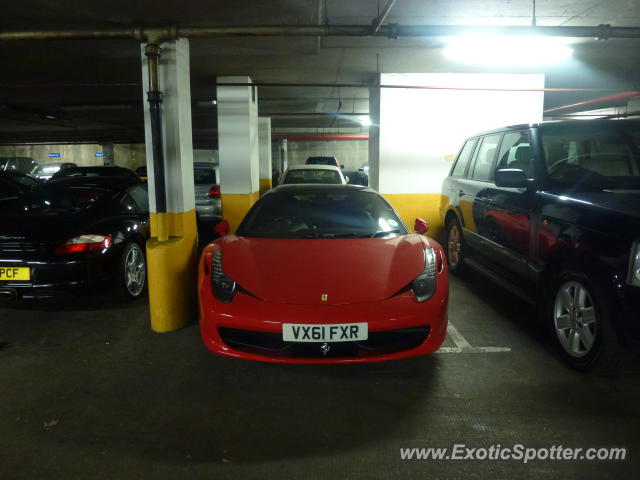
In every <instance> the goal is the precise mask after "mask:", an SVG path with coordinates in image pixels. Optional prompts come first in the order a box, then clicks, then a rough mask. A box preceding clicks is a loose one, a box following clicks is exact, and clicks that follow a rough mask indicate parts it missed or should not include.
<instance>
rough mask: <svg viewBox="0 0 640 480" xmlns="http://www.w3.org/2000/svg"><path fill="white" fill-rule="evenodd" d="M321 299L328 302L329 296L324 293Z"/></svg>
mask: <svg viewBox="0 0 640 480" xmlns="http://www.w3.org/2000/svg"><path fill="white" fill-rule="evenodd" d="M320 298H321V299H322V301H323V302H326V301H327V300H329V295H327V294H326V293H323V294H322V295H321V296H320Z"/></svg>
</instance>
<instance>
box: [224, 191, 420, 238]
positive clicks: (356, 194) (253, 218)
mask: <svg viewBox="0 0 640 480" xmlns="http://www.w3.org/2000/svg"><path fill="white" fill-rule="evenodd" d="M281 188H283V187H281ZM407 233H408V232H407V229H406V228H405V226H404V225H403V223H402V221H401V220H400V219H399V218H398V216H397V215H396V213H395V211H394V210H393V209H392V208H391V206H390V205H389V204H388V203H387V202H386V201H385V200H384V199H383V198H382V197H381V196H380V195H378V194H377V193H375V192H373V191H371V190H363V189H358V188H350V187H328V186H324V187H321V188H311V187H308V188H287V187H285V188H284V189H282V190H279V191H275V192H273V193H270V194H268V195H265V196H264V197H263V198H262V199H260V201H258V203H256V204H255V205H254V207H253V208H252V209H251V210H250V211H249V213H248V214H247V216H246V217H245V219H244V220H243V222H242V224H241V225H240V227H239V228H238V231H237V235H239V236H243V237H269V238H370V237H371V238H372V237H386V236H390V235H406V234H407Z"/></svg>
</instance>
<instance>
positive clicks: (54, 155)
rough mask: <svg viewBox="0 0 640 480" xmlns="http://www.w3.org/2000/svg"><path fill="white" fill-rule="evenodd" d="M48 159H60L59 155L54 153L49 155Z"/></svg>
mask: <svg viewBox="0 0 640 480" xmlns="http://www.w3.org/2000/svg"><path fill="white" fill-rule="evenodd" d="M49 158H60V153H58V152H56V153H50V154H49Z"/></svg>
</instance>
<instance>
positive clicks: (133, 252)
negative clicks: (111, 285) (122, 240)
mask: <svg viewBox="0 0 640 480" xmlns="http://www.w3.org/2000/svg"><path fill="white" fill-rule="evenodd" d="M118 280H119V282H120V287H121V288H120V290H121V291H122V293H123V294H124V295H125V296H126V297H129V298H138V297H140V296H142V295H143V294H144V293H145V290H146V286H147V261H146V258H145V255H144V251H143V250H142V248H141V247H140V245H138V244H137V243H134V242H131V243H128V244H127V246H126V247H125V248H124V251H123V253H122V258H121V263H120V275H119V279H118Z"/></svg>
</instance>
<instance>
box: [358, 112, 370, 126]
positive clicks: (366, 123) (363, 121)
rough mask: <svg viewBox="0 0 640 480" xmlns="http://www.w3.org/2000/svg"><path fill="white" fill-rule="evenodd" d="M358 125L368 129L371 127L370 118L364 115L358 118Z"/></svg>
mask: <svg viewBox="0 0 640 480" xmlns="http://www.w3.org/2000/svg"><path fill="white" fill-rule="evenodd" d="M360 123H361V124H362V125H363V126H365V127H368V126H369V125H371V118H370V117H369V115H366V116H364V117H360Z"/></svg>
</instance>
